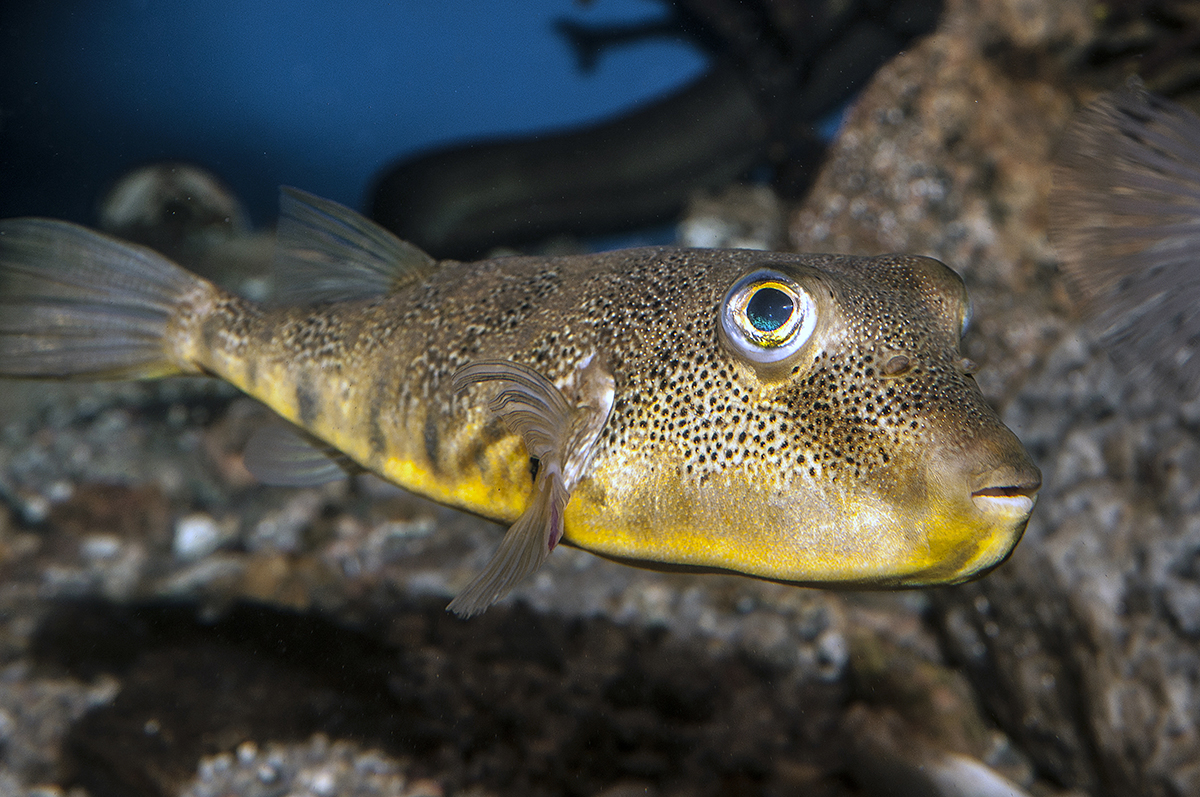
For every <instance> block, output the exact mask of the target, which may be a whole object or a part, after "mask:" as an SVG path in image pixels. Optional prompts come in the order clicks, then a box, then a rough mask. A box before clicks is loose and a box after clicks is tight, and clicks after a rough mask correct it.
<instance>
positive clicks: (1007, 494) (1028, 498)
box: [971, 478, 1042, 515]
mask: <svg viewBox="0 0 1200 797" xmlns="http://www.w3.org/2000/svg"><path fill="white" fill-rule="evenodd" d="M1041 486H1042V480H1041V479H1040V478H1039V479H1035V480H1029V481H1025V482H1021V483H1019V484H1007V485H1001V486H996V487H985V488H983V489H982V490H976V491H975V492H973V493H971V501H972V502H973V503H974V504H975V506H976V507H977V508H979V509H981V510H983V511H985V512H1000V513H1002V514H1019V515H1028V514H1029V513H1030V512H1032V511H1033V502H1034V498H1035V497H1036V496H1037V491H1038V490H1039V489H1040V488H1041Z"/></svg>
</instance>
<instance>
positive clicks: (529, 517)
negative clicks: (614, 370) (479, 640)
mask: <svg viewBox="0 0 1200 797" xmlns="http://www.w3.org/2000/svg"><path fill="white" fill-rule="evenodd" d="M580 371H581V372H582V378H580V379H576V380H573V381H574V382H576V383H577V384H578V385H579V387H580V390H579V391H578V393H579V395H578V396H576V400H575V401H574V402H570V401H568V399H567V397H566V396H564V395H563V392H562V391H561V390H559V389H558V388H557V387H555V385H554V384H553V383H552V382H551V381H550V380H549V379H547V378H546V377H544V376H542V375H541V374H539V373H538V372H537V371H534V370H533V369H532V368H528V367H526V366H524V365H520V364H518V363H512V362H507V361H498V360H497V361H485V362H477V363H472V364H470V365H468V366H465V367H464V368H462V369H461V370H459V372H458V373H457V374H455V376H454V389H455V391H462V390H464V389H466V388H467V387H468V386H469V385H471V384H472V383H475V382H493V381H495V382H500V383H501V385H502V387H501V390H500V392H499V393H497V394H496V395H495V396H494V397H493V398H492V399H491V401H490V402H489V405H488V406H489V407H490V408H491V410H492V411H493V412H495V413H496V414H497V415H499V416H500V418H501V419H502V420H503V421H504V424H505V425H506V426H507V427H508V428H509V429H510V430H511V431H512V432H513V433H515V434H519V435H520V436H521V439H522V440H524V442H525V448H526V450H527V451H528V452H529V455H530V456H532V457H536V458H537V460H538V473H537V477H536V478H535V479H534V483H533V496H532V497H531V499H530V502H529V505H528V507H527V508H526V510H525V512H524V513H523V514H522V515H521V517H520V518H518V519H517V522H516V523H514V524H513V526H512V528H510V529H509V530H508V533H507V534H505V535H504V539H503V540H502V541H501V543H500V548H499V549H498V550H497V551H496V553H495V554H494V555H493V556H492V559H491V561H489V562H488V565H487V567H485V568H484V570H483V572H482V573H480V574H479V575H478V576H476V577H475V578H474V579H472V581H471V583H469V584H468V585H467V586H466V587H465V588H464V589H463V591H462V592H460V593H459V594H458V596H457V597H455V599H454V600H453V601H451V603H450V605H449V606H448V607H447V608H448V609H449V610H450V611H452V612H454V613H455V614H459V615H462V616H463V617H470V616H471V615H473V614H478V613H479V612H482V611H483V610H484V609H486V608H487V607H488V606H490V605H492V604H493V603H495V602H496V601H498V600H500V599H501V598H502V597H504V596H505V595H506V594H508V592H509V591H510V590H511V589H512V588H513V587H514V586H515V585H516V584H517V583H518V582H520V581H521V580H523V579H524V578H525V577H526V576H528V575H529V574H531V573H533V572H534V571H535V570H537V569H538V568H539V567H541V566H542V563H543V562H545V561H546V557H547V556H549V555H550V551H552V550H554V546H556V545H557V544H558V541H559V540H561V539H562V535H563V512H564V511H565V510H566V506H567V502H568V501H570V500H571V490H572V489H574V487H575V483H576V482H577V481H578V479H579V477H580V475H581V473H582V471H583V470H584V468H585V466H586V464H587V462H588V461H589V460H590V458H591V454H592V450H593V448H594V446H595V443H596V441H597V440H598V439H599V437H600V430H601V429H602V428H603V427H604V423H605V421H607V420H608V414H609V412H610V411H611V409H612V403H613V390H612V378H611V377H610V376H608V374H606V373H603V372H602V371H601V369H600V367H599V365H598V364H595V363H594V361H593V358H590V357H589V358H588V359H587V360H585V361H584V363H583V365H582V366H581V368H580ZM577 376H578V375H577ZM593 394H596V395H593Z"/></svg>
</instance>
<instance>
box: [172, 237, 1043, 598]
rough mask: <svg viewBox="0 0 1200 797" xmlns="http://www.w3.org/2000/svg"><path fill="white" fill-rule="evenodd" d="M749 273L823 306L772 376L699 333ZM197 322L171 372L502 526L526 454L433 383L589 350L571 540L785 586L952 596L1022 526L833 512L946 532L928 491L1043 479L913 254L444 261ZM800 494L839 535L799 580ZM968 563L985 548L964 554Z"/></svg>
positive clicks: (637, 253) (210, 310)
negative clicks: (586, 456) (971, 365)
mask: <svg viewBox="0 0 1200 797" xmlns="http://www.w3.org/2000/svg"><path fill="white" fill-rule="evenodd" d="M764 267H769V268H773V269H777V270H779V271H781V272H784V273H788V274H790V275H795V276H796V277H797V279H801V280H802V281H803V282H804V284H805V285H806V286H808V287H811V289H812V290H813V292H814V293H816V294H819V295H818V296H817V299H818V304H819V305H820V306H821V308H822V317H823V320H822V322H821V323H822V326H821V327H820V328H819V330H818V334H817V335H814V342H813V344H812V345H811V346H810V347H809V348H810V349H811V351H809V352H808V353H807V354H805V355H804V356H803V357H801V358H800V361H798V362H796V363H795V364H794V365H793V364H792V363H790V362H789V368H788V370H785V371H784V372H782V373H763V372H761V370H756V369H755V368H754V367H752V366H750V365H748V364H747V363H746V362H744V361H742V360H740V359H739V358H738V357H737V356H736V353H735V352H731V351H730V350H729V348H728V346H726V345H723V343H722V341H721V340H720V338H719V335H718V331H717V317H718V307H719V305H720V303H721V300H722V297H723V296H724V294H725V292H726V291H727V290H728V289H729V287H730V286H731V285H732V284H733V283H734V282H735V281H736V280H737V279H738V278H739V277H741V276H742V275H744V274H746V273H747V272H749V271H753V270H755V269H758V268H764ZM214 290H215V289H214ZM214 301H215V304H213V302H214ZM193 309H194V312H193V313H192V314H191V315H190V316H188V318H186V319H185V318H183V316H181V319H183V320H181V321H180V323H179V326H178V327H177V329H176V331H175V333H174V334H173V336H172V338H173V340H174V341H176V347H177V349H176V350H177V352H178V355H177V356H178V357H179V359H180V360H182V361H183V362H187V363H190V364H192V365H193V366H194V367H198V368H199V369H201V370H204V371H207V372H210V373H213V374H216V375H219V376H222V377H223V378H225V379H228V380H229V381H232V382H233V383H235V384H237V385H239V386H240V387H242V388H243V389H245V390H246V391H247V392H249V393H250V394H252V395H255V396H258V397H259V398H262V399H263V400H264V401H266V402H267V403H268V404H269V405H271V406H272V407H274V408H275V409H276V410H277V411H279V412H280V413H281V414H283V415H284V416H285V417H287V418H289V419H290V420H292V421H294V422H296V423H298V424H300V425H302V426H304V427H305V428H306V429H308V430H309V431H311V432H313V433H314V434H316V435H317V436H318V437H320V438H322V439H324V440H326V441H327V442H329V443H330V444H332V445H334V446H335V447H337V448H339V449H341V450H343V451H345V452H346V453H347V454H349V455H350V456H351V457H352V458H354V459H355V460H357V461H358V462H360V463H361V464H363V465H364V466H366V467H367V468H369V469H370V470H372V471H375V472H377V473H379V474H381V475H382V476H384V477H385V478H388V479H390V480H392V481H394V482H396V483H398V484H400V485H401V486H404V487H407V488H409V489H412V490H414V491H416V492H419V493H422V494H425V495H428V496H429V497H431V498H433V499H435V500H437V501H440V502H443V503H447V504H450V505H454V506H458V507H461V508H464V509H467V510H470V511H473V512H476V513H479V514H482V515H485V516H488V517H491V518H494V519H497V520H502V521H510V522H511V521H512V520H514V519H515V518H516V517H517V516H519V515H520V513H521V511H522V509H523V508H524V506H525V503H526V500H527V498H528V496H529V493H530V490H531V486H532V479H531V473H532V469H531V467H530V463H529V460H528V456H527V454H525V452H524V448H523V445H522V443H521V441H520V439H519V438H517V437H516V436H515V435H513V434H510V433H509V432H508V431H507V430H506V429H505V427H504V426H503V425H502V424H501V423H500V422H499V421H498V420H497V419H496V418H494V417H492V416H491V414H490V413H489V412H488V410H487V407H486V400H485V399H484V398H483V396H484V394H485V393H486V391H487V390H488V388H487V387H485V386H479V387H475V388H472V389H471V390H469V391H467V392H466V393H465V394H464V395H457V396H456V395H452V393H451V389H450V384H451V379H452V377H453V375H454V373H455V372H456V371H457V370H458V369H459V368H461V367H462V366H464V365H466V364H467V363H470V362H473V361H477V360H488V359H511V360H513V361H516V362H519V363H523V364H526V365H529V366H530V367H532V368H534V369H535V370H537V371H538V372H540V373H541V374H543V375H544V376H546V377H547V378H549V379H550V380H551V381H554V382H556V383H557V384H559V385H560V386H562V385H564V384H565V382H566V380H568V379H569V378H570V377H571V375H572V374H573V373H574V372H575V370H576V369H577V368H578V366H579V365H580V363H581V362H582V361H583V360H584V358H586V357H588V356H589V355H591V354H593V353H594V354H595V355H596V356H598V357H600V358H601V360H602V362H603V364H604V367H605V368H606V369H607V371H608V372H609V373H611V374H612V376H613V379H614V382H615V403H614V407H613V410H612V414H611V416H610V418H609V420H608V423H607V425H606V426H605V428H604V431H603V433H602V435H601V439H600V441H599V443H598V445H597V449H596V454H595V459H594V461H593V464H592V468H591V470H590V477H585V479H584V480H583V481H582V482H581V484H580V486H579V489H578V490H577V491H576V493H575V495H574V496H573V498H572V502H571V504H570V506H569V507H568V514H567V518H566V520H567V525H566V536H565V539H566V541H568V542H574V543H576V544H579V545H581V546H583V547H586V548H589V549H591V550H595V551H598V552H600V553H603V554H605V555H609V556H614V557H617V558H627V559H634V560H642V561H649V562H660V563H668V564H682V565H688V566H695V567H717V568H722V567H726V568H728V569H732V570H737V571H740V572H751V573H753V574H756V575H761V576H763V577H771V578H783V579H784V580H792V581H802V582H806V581H817V582H824V581H829V580H842V581H845V582H846V583H858V584H874V585H878V586H888V585H895V584H906V583H930V582H937V581H948V580H958V579H961V578H965V577H967V576H969V575H972V574H974V573H975V572H977V571H978V570H980V569H985V568H987V567H991V566H994V565H995V564H996V563H998V562H999V561H1001V560H1002V559H1003V558H1004V556H1006V555H1007V553H1008V551H1009V550H1010V549H1011V547H1012V545H1013V544H1015V542H1016V540H1017V539H1018V538H1019V536H1020V531H1021V530H1022V529H1023V527H1024V519H1020V520H1019V523H1018V522H1015V521H1014V523H1012V524H1009V525H1010V526H1015V527H1014V528H1006V529H1005V531H1004V535H1006V536H1005V538H1004V539H1003V540H1001V541H999V542H997V541H996V540H992V539H990V537H991V536H994V535H991V534H990V533H989V534H984V533H982V532H979V531H978V530H975V531H971V532H970V533H964V534H958V533H957V532H956V533H955V535H952V537H953V538H952V539H951V540H949V541H947V542H946V543H945V544H939V543H938V542H937V541H936V540H934V539H933V535H932V534H931V533H930V532H929V531H928V528H926V526H928V527H929V528H934V527H935V526H937V524H939V523H943V521H942V520H940V519H936V520H934V521H929V522H928V523H927V522H926V520H923V519H919V520H914V522H913V523H911V524H908V525H911V526H912V530H910V531H903V532H894V531H893V530H892V527H891V526H888V527H887V528H885V527H884V526H879V525H878V523H877V522H876V521H871V522H872V523H876V525H871V524H870V523H868V522H867V520H864V521H863V523H862V526H861V528H855V527H853V526H854V523H850V522H848V521H850V520H852V519H853V518H852V517H848V516H846V512H847V511H850V512H851V513H852V514H853V513H858V511H859V507H858V505H857V503H856V502H858V500H859V496H861V495H863V494H869V496H870V502H872V503H871V506H872V507H875V506H876V505H878V506H884V505H885V504H886V505H887V506H890V507H900V508H901V509H902V511H906V510H904V508H905V507H909V506H912V507H914V508H913V512H914V513H916V514H914V518H916V517H918V515H919V517H920V518H925V517H926V515H927V514H928V515H929V517H934V516H936V518H943V516H946V517H948V516H949V515H948V514H947V513H950V514H954V513H960V514H961V512H967V511H969V510H968V509H961V508H960V507H957V504H956V505H955V506H953V507H952V506H950V504H952V503H954V502H957V501H959V498H957V497H955V498H953V499H950V498H945V497H944V496H942V493H943V492H945V493H947V494H949V493H950V492H954V490H953V489H951V488H950V487H945V488H944V489H943V487H944V485H943V482H945V484H946V485H949V484H950V483H951V482H953V483H954V484H955V485H958V484H959V483H960V482H961V484H962V486H963V488H964V489H963V490H959V491H958V492H961V499H962V501H965V502H966V504H969V503H970V497H969V496H970V494H971V492H972V491H975V490H979V489H982V488H984V487H992V486H1012V485H1024V486H1026V487H1028V486H1029V484H1031V483H1032V482H1033V480H1034V479H1035V478H1040V477H1037V475H1036V469H1035V468H1033V466H1032V463H1030V462H1029V460H1028V457H1027V455H1026V454H1025V452H1024V450H1023V449H1022V448H1021V446H1020V444H1019V442H1017V440H1016V438H1015V437H1014V436H1013V435H1012V433H1011V432H1009V431H1008V430H1007V429H1006V428H1005V427H1004V426H1003V424H1001V422H1000V421H999V419H998V418H997V417H996V415H995V414H994V413H993V412H992V410H991V409H990V408H989V407H988V406H987V405H986V403H985V402H984V400H983V398H982V396H981V395H980V393H979V390H978V388H977V387H976V385H975V383H974V380H973V379H972V378H971V377H970V376H969V374H968V373H967V371H966V368H965V366H964V361H963V360H962V358H961V355H960V353H959V351H958V338H959V334H960V329H961V324H962V322H963V317H964V313H965V312H966V297H965V292H964V290H963V286H962V283H961V280H959V279H958V277H957V276H956V275H954V273H953V272H951V271H950V270H949V269H947V268H946V267H945V266H943V265H942V264H940V263H938V262H937V261H933V260H929V259H926V258H916V257H900V256H888V257H882V258H874V259H866V258H852V257H840V256H825V255H793V254H779V253H763V252H750V251H720V250H675V249H639V250H632V251H622V252H612V253H606V254H600V255H587V256H577V257H564V258H553V259H544V258H529V257H514V258H501V259H495V260H488V261H482V262H478V263H469V264H464V263H457V262H447V263H444V264H442V265H441V267H440V269H439V270H438V271H437V272H436V273H435V274H434V275H433V276H432V277H430V278H429V279H427V280H426V281H424V282H422V283H420V284H416V285H412V286H410V287H408V288H405V289H402V290H400V291H398V292H396V293H394V294H392V295H390V296H387V297H384V298H381V299H378V300H373V301H366V302H354V303H340V304H332V305H326V306H317V307H313V308H288V309H281V310H273V311H272V310H264V309H262V308H259V307H257V306H253V305H250V304H249V303H247V302H244V301H242V300H239V299H235V298H232V297H229V296H224V295H220V296H219V298H216V299H215V300H214V299H213V297H212V296H210V297H207V298H205V299H204V300H202V301H200V302H199V303H198V304H194V305H193ZM188 319H190V320H188ZM566 389H567V390H569V387H567V388H566ZM952 471H953V474H952V476H948V475H947V474H948V473H950V472H952ZM1034 486H1035V487H1036V484H1035V485H1034ZM955 489H957V488H955ZM810 494H811V495H816V496H819V497H821V499H822V500H824V501H826V502H827V503H828V507H827V508H826V509H824V510H821V511H823V512H825V514H826V515H828V518H826V519H827V520H829V521H830V524H829V528H839V527H846V526H850V527H849V528H843V529H842V531H841V532H839V534H840V535H841V537H842V538H841V539H839V540H834V541H827V540H823V539H822V540H818V541H816V542H814V541H810V540H807V539H803V540H800V541H799V542H797V543H796V545H795V547H797V548H798V549H799V550H800V551H801V555H804V553H803V552H805V551H816V549H817V548H820V547H821V546H826V547H827V548H828V550H827V551H826V550H824V549H822V550H821V551H816V552H815V553H813V554H812V555H813V556H817V557H818V559H819V562H818V565H819V566H818V567H817V568H816V570H810V569H808V564H806V563H803V562H801V563H797V564H794V565H789V564H788V562H787V561H784V560H783V559H784V558H785V557H784V554H783V553H779V551H780V550H781V549H782V548H787V547H788V546H789V545H790V543H789V542H788V540H790V539H792V538H793V537H795V536H796V534H797V532H796V531H795V530H794V529H789V528H785V526H787V525H789V524H790V525H796V523H795V518H797V517H801V515H798V514H797V513H798V512H800V511H801V510H802V509H803V507H800V508H794V507H791V506H784V505H783V504H786V503H789V502H790V503H803V502H804V501H805V496H807V495H810ZM956 495H957V493H956ZM714 502H719V503H714ZM880 502H883V503H880ZM939 502H940V503H939ZM935 504H936V506H934V507H933V510H936V511H933V510H930V509H929V507H930V506H931V505H935ZM966 504H964V506H966ZM781 507H782V508H781ZM960 510H961V511H960ZM805 511H807V510H805ZM870 511H871V512H872V513H874V514H871V515H870V517H871V518H874V517H875V516H876V515H879V514H880V512H883V513H884V514H886V513H887V511H888V510H886V509H884V510H878V511H876V509H875V508H872V509H871V510H870ZM732 512H737V513H740V514H735V515H733V516H732V520H731V519H730V517H729V516H727V513H732ZM781 512H782V513H783V514H780V513H781ZM839 512H840V513H841V514H842V515H843V516H842V517H840V519H839V518H835V517H833V516H834V515H835V514H837V513H839ZM930 513H932V514H930ZM892 514H895V512H894V511H892ZM853 517H858V515H857V514H853ZM863 517H864V518H866V517H867V515H863ZM955 517H957V515H955ZM1026 517H1027V514H1026ZM789 519H790V520H789ZM676 520H678V521H679V523H678V524H676ZM785 520H787V521H788V522H787V523H784V522H782V521H785ZM835 521H836V522H835ZM903 521H904V519H903V518H901V522H900V523H899V525H898V526H896V528H906V526H905V523H904V522H903ZM820 522H823V521H820V519H818V520H813V521H812V522H811V523H808V521H804V523H808V524H809V525H812V526H813V527H814V528H815V527H816V526H818V525H819V523H820ZM855 522H857V521H855ZM888 522H889V523H890V522H891V521H890V520H889V521H888ZM955 522H957V521H955ZM930 523H933V526H930V525H929V524H930ZM922 524H925V525H924V526H923V525H922ZM673 525H678V526H679V529H680V531H679V532H678V533H675V532H673V531H672V527H673ZM801 525H803V524H801ZM943 525H944V523H943ZM709 526H711V533H710V531H709V530H707V528H708V527H709ZM939 528H940V527H939ZM980 528H982V527H980ZM872 529H875V530H874V531H871V530H872ZM922 529H925V530H922ZM896 533H901V534H904V535H908V536H910V537H912V539H909V540H906V541H902V542H900V543H897V544H899V545H900V546H901V547H902V548H904V549H906V550H907V549H908V548H912V547H914V546H915V547H917V548H920V549H921V550H922V551H923V553H921V555H920V557H919V558H920V559H921V560H920V561H919V562H916V563H915V564H914V563H908V564H904V565H902V566H901V565H900V564H899V563H898V566H897V567H896V568H895V572H894V573H893V574H891V575H889V574H888V573H887V572H885V571H886V570H887V569H888V564H887V558H888V556H894V555H899V554H889V553H887V552H886V551H885V552H883V553H881V554H880V557H881V558H880V563H876V564H871V565H870V566H868V567H866V569H865V570H864V571H863V572H849V573H845V574H844V575H842V576H841V577H840V578H839V577H838V574H839V573H841V570H839V569H838V568H839V567H841V568H844V564H840V563H841V562H842V560H843V559H846V560H848V561H852V562H853V561H855V560H856V559H858V558H861V557H862V556H864V554H862V553H861V552H859V551H858V550H857V548H856V546H861V547H862V548H863V550H868V546H875V547H876V548H878V547H879V546H878V543H879V542H880V540H874V539H871V538H870V535H871V534H875V535H876V536H879V537H880V538H881V539H882V538H883V537H886V536H887V535H893V536H895V534H896ZM922 535H924V537H923V538H922ZM972 535H974V536H977V537H980V539H978V540H973V539H971V537H972ZM825 536H828V534H826V535H825ZM862 537H866V539H860V538H862ZM985 537H987V538H988V539H984V538H985ZM714 540H715V542H714ZM891 544H892V543H891V542H889V543H888V545H891ZM758 546H763V547H764V550H758V549H757V548H758ZM986 546H991V549H994V550H991V549H989V552H985V553H981V550H982V548H983V547H986ZM906 555H907V554H906ZM981 556H982V557H983V558H982V559H981V558H980V557H981ZM834 560H836V561H834ZM831 563H832V564H831ZM823 568H824V569H823ZM825 570H828V571H829V572H828V573H827V572H825Z"/></svg>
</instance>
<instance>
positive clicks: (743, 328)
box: [721, 269, 817, 364]
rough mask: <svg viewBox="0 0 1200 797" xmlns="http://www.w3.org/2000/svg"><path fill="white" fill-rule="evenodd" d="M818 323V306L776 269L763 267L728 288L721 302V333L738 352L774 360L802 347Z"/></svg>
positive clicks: (755, 358) (758, 359) (751, 357)
mask: <svg viewBox="0 0 1200 797" xmlns="http://www.w3.org/2000/svg"><path fill="white" fill-rule="evenodd" d="M816 324H817V305H816V302H814V301H813V298H812V296H811V295H810V294H809V293H808V291H806V290H804V288H802V287H800V285H799V284H797V283H796V282H795V280H792V279H790V278H788V277H785V276H784V275H783V274H780V273H779V272H777V271H771V270H767V269H764V270H760V271H756V272H754V273H753V274H750V275H748V276H746V277H743V278H742V279H740V280H738V281H737V283H736V284H735V285H734V286H733V287H732V288H730V289H729V293H727V294H725V299H724V300H723V301H722V302H721V332H722V335H723V337H724V338H725V341H726V342H727V343H728V344H729V345H730V346H732V347H733V348H734V349H735V350H736V351H737V352H738V353H740V354H741V355H743V356H744V357H746V358H747V359H749V360H751V361H752V362H756V363H763V364H767V363H775V362H779V361H780V360H783V359H786V358H787V357H790V356H791V355H793V354H795V353H796V352H797V351H799V350H800V348H801V347H802V346H804V344H805V343H806V342H808V339H809V338H810V337H812V333H813V330H814V329H815V328H816Z"/></svg>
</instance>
